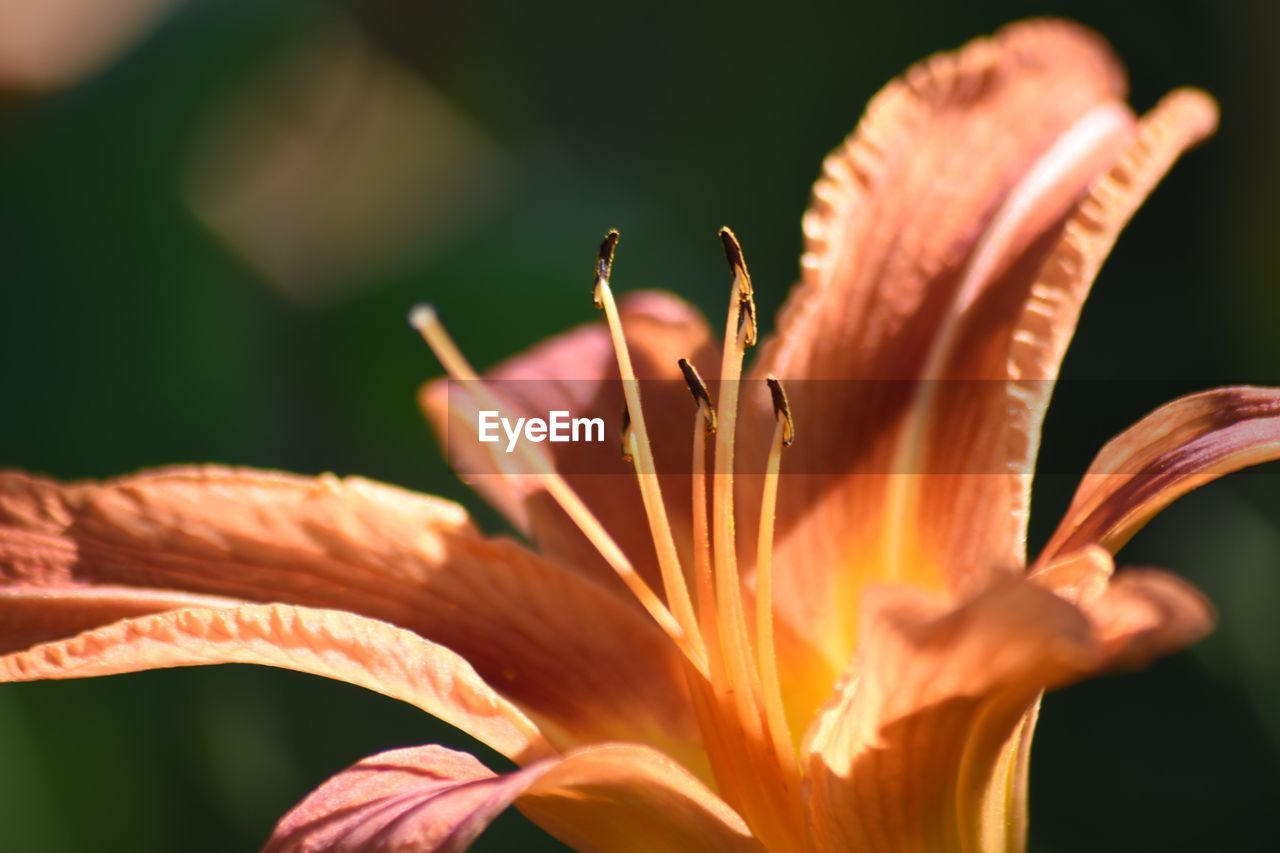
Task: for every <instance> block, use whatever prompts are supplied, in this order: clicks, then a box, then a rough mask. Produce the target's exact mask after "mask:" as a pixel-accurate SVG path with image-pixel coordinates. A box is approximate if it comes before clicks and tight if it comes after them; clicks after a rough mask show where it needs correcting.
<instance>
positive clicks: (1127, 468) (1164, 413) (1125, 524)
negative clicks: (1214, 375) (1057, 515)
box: [1039, 387, 1280, 564]
mask: <svg viewBox="0 0 1280 853" xmlns="http://www.w3.org/2000/svg"><path fill="white" fill-rule="evenodd" d="M1277 458H1280V389H1272V388H1250V387H1238V388H1219V389H1216V390H1213V391H1205V392H1202V393H1199V394H1192V395H1190V396H1188V397H1183V398H1181V399H1179V400H1175V401H1173V402H1172V403H1168V404H1166V405H1165V406H1163V407H1161V408H1159V409H1157V410H1156V411H1154V412H1152V413H1151V414H1149V415H1147V416H1146V417H1145V418H1143V419H1142V420H1140V421H1138V423H1136V424H1134V425H1133V426H1131V427H1129V429H1127V430H1125V431H1124V432H1122V433H1121V434H1120V435H1118V436H1117V437H1115V438H1113V439H1112V440H1111V441H1109V442H1108V443H1107V445H1106V446H1105V447H1104V448H1103V449H1102V451H1101V452H1100V453H1099V454H1098V456H1097V458H1096V459H1094V461H1093V464H1092V465H1090V466H1089V470H1088V472H1087V473H1086V474H1085V476H1084V480H1083V481H1082V482H1081V483H1080V487H1079V488H1078V489H1077V490H1076V495H1075V498H1074V499H1073V500H1072V502H1071V506H1070V507H1069V508H1068V509H1067V513H1066V515H1065V517H1064V518H1063V519H1062V522H1061V524H1059V526H1058V529H1057V531H1056V532H1055V533H1054V534H1053V536H1052V537H1051V538H1050V540H1049V544H1048V545H1046V546H1045V549H1044V551H1043V553H1042V554H1041V555H1040V560H1039V562H1040V563H1041V564H1044V563H1047V562H1048V561H1050V560H1053V559H1056V558H1057V557H1058V556H1059V555H1061V554H1064V553H1069V552H1071V551H1074V550H1076V549H1079V548H1082V547H1084V546H1086V545H1088V544H1090V543H1093V542H1097V543H1100V544H1101V545H1102V546H1104V547H1105V548H1107V549H1108V550H1110V551H1112V552H1114V551H1116V550H1118V549H1119V548H1120V547H1121V546H1123V545H1124V544H1125V543H1126V542H1128V541H1129V539H1130V537H1132V536H1133V535H1134V534H1135V533H1137V532H1138V530H1140V529H1141V528H1142V526H1143V525H1144V524H1146V523H1147V521H1149V520H1150V519H1151V517H1152V516H1154V515H1155V514H1156V513H1157V512H1159V511H1160V510H1162V509H1164V508H1165V507H1166V506H1168V505H1169V504H1170V503H1172V502H1173V501H1174V500H1176V499H1177V498H1179V497H1181V496H1182V495H1184V494H1186V493H1187V492H1189V491H1191V490H1192V489H1195V488H1197V487H1199V486H1202V485H1204V484H1205V483H1208V482H1210V481H1212V480H1216V479H1217V478H1218V477H1221V476H1223V475H1224V474H1229V473H1231V472H1232V471H1238V470H1240V469H1241V468H1244V467H1247V466H1249V465H1257V464H1259V463H1262V462H1267V461H1270V460H1273V459H1277Z"/></svg>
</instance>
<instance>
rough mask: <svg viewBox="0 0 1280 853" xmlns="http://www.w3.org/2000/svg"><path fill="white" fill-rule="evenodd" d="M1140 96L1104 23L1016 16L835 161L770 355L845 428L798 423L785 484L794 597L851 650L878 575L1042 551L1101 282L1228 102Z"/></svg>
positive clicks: (949, 574) (822, 636) (813, 414)
mask: <svg viewBox="0 0 1280 853" xmlns="http://www.w3.org/2000/svg"><path fill="white" fill-rule="evenodd" d="M1122 95H1123V79H1122V73H1121V71H1120V69H1119V67H1118V66H1117V65H1116V63H1115V60H1114V59H1113V57H1112V56H1111V54H1110V52H1109V51H1108V50H1107V49H1106V48H1105V46H1104V45H1103V44H1102V43H1101V42H1100V40H1098V39H1097V38H1096V37H1095V36H1093V35H1092V34H1089V33H1087V32H1084V31H1082V30H1080V29H1078V28H1077V27H1075V26H1073V25H1069V24H1065V23H1061V22H1046V21H1033V22H1027V23H1023V24H1017V25H1014V26H1012V27H1009V28H1007V29H1005V30H1003V31H1002V32H1001V33H999V34H998V35H997V36H996V37H995V38H994V39H993V40H981V41H978V42H975V43H973V44H970V45H969V46H967V47H965V48H964V49H962V50H961V51H959V52H957V53H955V54H946V55H942V56H938V57H934V58H931V59H929V60H926V61H925V62H924V63H923V64H921V65H920V66H917V67H916V68H913V69H912V70H911V71H908V72H907V74H906V76H905V78H904V79H903V80H901V81H897V82H895V83H893V84H890V86H889V87H888V88H887V89H886V90H885V91H884V92H882V93H881V94H880V95H879V96H877V98H876V99H875V100H874V101H873V102H872V104H871V106H870V107H869V108H868V111H867V115H866V117H865V118H864V120H863V122H862V124H861V125H860V127H859V130H858V131H857V132H856V133H855V135H854V136H853V137H851V139H850V141H849V142H847V143H846V144H845V146H844V147H842V148H841V149H839V150H838V151H837V152H836V153H834V154H833V155H832V156H831V157H830V158H829V159H828V161H827V164H826V166H825V169H824V175H823V177H822V179H821V180H820V181H819V182H818V184H817V186H816V187H815V191H814V203H813V207H812V209H811V211H810V213H809V214H808V215H807V217H806V220H805V233H806V241H807V242H806V255H805V259H804V267H805V269H804V273H805V276H804V280H803V281H802V282H801V284H800V285H799V286H798V287H797V289H796V291H795V292H794V293H793V295H792V296H791V298H790V300H789V303H788V307H787V309H786V310H785V312H784V314H783V316H782V317H781V319H780V321H779V327H780V331H779V334H778V337H777V340H776V341H774V342H773V343H771V344H770V345H769V346H768V347H767V349H766V351H765V352H763V353H762V359H761V363H760V364H759V365H758V369H757V370H756V372H755V375H756V376H759V375H762V374H763V373H764V372H766V371H771V372H773V373H775V374H776V375H778V376H781V377H782V378H783V379H784V380H789V382H788V392H789V395H790V397H791V406H792V410H793V413H794V415H795V417H796V419H797V421H799V423H800V425H801V428H802V429H803V425H804V424H805V423H816V424H840V425H841V428H840V429H823V430H811V431H809V432H806V433H805V436H806V439H805V441H803V442H797V444H796V446H795V447H794V448H792V451H791V454H790V455H789V457H788V460H787V462H786V463H784V467H785V468H786V469H787V470H790V471H792V472H798V473H803V474H805V475H806V476H803V477H784V478H783V482H782V484H781V486H780V495H779V499H778V506H779V512H778V526H779V533H778V542H779V545H778V552H777V558H776V561H777V563H778V565H779V567H780V568H779V571H778V573H777V575H778V576H777V578H776V581H775V583H776V585H777V590H776V592H775V598H776V600H777V602H778V607H779V609H780V611H781V612H782V613H783V615H784V618H786V619H787V620H788V621H790V622H791V623H792V624H793V625H795V626H797V627H798V628H799V629H800V630H803V631H806V632H807V633H808V636H810V637H811V638H812V642H813V644H814V645H816V646H817V647H818V648H820V649H822V651H823V652H824V654H825V655H826V658H827V660H828V662H829V666H833V667H839V666H843V662H844V661H846V660H848V658H849V655H850V654H851V653H852V649H853V643H854V638H855V637H856V636H857V627H856V623H857V618H858V611H857V609H856V605H854V604H853V602H856V601H857V600H858V593H859V590H860V589H861V588H862V587H863V585H865V584H867V583H870V582H874V581H909V582H913V583H916V584H920V585H924V586H933V587H943V586H946V587H949V588H951V589H953V590H956V591H960V592H965V591H967V590H969V589H971V588H978V587H980V586H981V585H982V583H983V582H984V578H985V576H986V574H987V573H989V572H991V571H995V570H997V569H999V568H1016V567H1019V566H1021V565H1023V564H1024V562H1025V554H1024V541H1023V540H1024V535H1025V512H1024V510H1025V492H1026V484H1027V481H1028V478H1029V474H1030V471H1031V469H1032V467H1033V464H1032V463H1033V457H1034V450H1035V446H1036V444H1037V442H1036V441H1035V440H1034V438H1035V435H1036V433H1038V430H1039V425H1040V421H1039V414H1038V413H1040V412H1042V410H1043V406H1044V403H1045V401H1046V400H1047V395H1048V392H1049V390H1050V387H1051V386H1050V382H1051V380H1052V379H1053V377H1054V376H1055V375H1056V371H1057V366H1058V363H1059V361H1060V359H1061V354H1062V350H1063V348H1065V345H1066V342H1067V340H1068V339H1069V337H1070V332H1071V330H1072V328H1073V326H1074V323H1075V318H1076V316H1077V314H1078V311H1079V307H1080V302H1081V301H1082V300H1083V298H1084V294H1085V292H1086V291H1087V288H1088V285H1089V283H1090V282H1091V281H1092V278H1093V276H1094V274H1095V273H1096V271H1097V267H1098V265H1099V264H1100V263H1101V260H1102V258H1103V257H1105V255H1106V251H1107V249H1108V248H1109V246H1110V244H1111V242H1112V241H1113V240H1114V239H1115V237H1116V235H1117V233H1118V231H1119V229H1120V228H1121V226H1122V225H1123V224H1124V223H1125V222H1126V221H1127V219H1128V217H1129V216H1130V215H1131V214H1132V212H1133V210H1134V209H1135V208H1136V206H1137V204H1138V203H1139V202H1140V200H1141V199H1142V197H1143V196H1144V195H1145V194H1146V192H1147V191H1149V190H1150V188H1151V186H1153V185H1154V183H1155V181H1156V180H1157V179H1158V178H1159V176H1160V175H1162V174H1163V172H1164V171H1165V169H1167V168H1168V166H1169V165H1170V163H1171V162H1172V160H1173V159H1174V158H1175V157H1176V155H1177V154H1178V153H1179V152H1181V151H1182V150H1183V149H1185V148H1186V147H1187V146H1188V145H1190V144H1192V143H1194V142H1195V141H1197V140H1198V139H1200V138H1201V137H1203V136H1204V135H1205V134H1206V133H1207V132H1209V130H1211V129H1212V127H1213V123H1214V119H1215V117H1216V112H1215V110H1214V108H1213V105H1212V102H1211V101H1210V100H1209V99H1208V98H1207V96H1204V95H1202V94H1200V93H1191V92H1183V93H1179V94H1176V95H1175V96H1172V97H1171V98H1170V99H1168V100H1167V101H1166V102H1164V103H1162V104H1161V105H1160V106H1159V107H1157V108H1156V110H1155V111H1153V112H1152V113H1151V114H1150V115H1149V116H1148V117H1146V118H1145V119H1144V120H1143V121H1142V122H1141V123H1135V122H1134V121H1133V118H1132V116H1131V115H1130V113H1129V112H1128V109H1127V108H1126V107H1125V106H1124V105H1123V104H1122V102H1121V101H1120V98H1121V97H1122ZM1082 253H1083V254H1082ZM1071 259H1075V260H1076V261H1077V262H1076V263H1074V264H1068V261H1069V260H1071ZM1081 261H1083V262H1081ZM1015 380H1016V381H1015ZM1037 383H1038V385H1037ZM1031 386H1035V387H1031ZM1029 389H1030V390H1029ZM751 420H753V421H755V422H765V423H767V422H768V420H769V417H768V413H767V412H764V413H759V414H757V416H755V417H754V418H752V419H751ZM765 434H767V430H760V429H757V430H755V431H754V435H755V436H756V437H757V438H759V437H760V436H763V435H765ZM802 444H803V445H804V446H803V447H802ZM754 452H755V453H757V454H759V452H760V450H759V448H757V449H756V450H755V451H754ZM831 602H847V603H848V604H837V606H835V607H832V605H831Z"/></svg>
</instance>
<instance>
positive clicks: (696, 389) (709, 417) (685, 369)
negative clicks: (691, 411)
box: [677, 358, 716, 435]
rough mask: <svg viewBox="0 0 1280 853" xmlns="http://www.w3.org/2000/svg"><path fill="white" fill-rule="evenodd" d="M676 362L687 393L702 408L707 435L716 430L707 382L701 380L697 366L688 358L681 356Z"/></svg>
mask: <svg viewBox="0 0 1280 853" xmlns="http://www.w3.org/2000/svg"><path fill="white" fill-rule="evenodd" d="M677 364H679V365H680V372H681V373H683V374H684V381H685V384H686V385H688V386H689V393H691V394H693V399H694V402H696V403H697V404H698V407H699V408H700V409H702V412H703V424H704V428H705V429H706V431H707V435H711V434H712V433H713V432H715V431H716V407H715V406H713V405H712V404H711V394H710V393H709V392H708V391H707V383H705V382H703V381H702V377H701V376H699V375H698V368H696V367H694V366H693V365H692V364H690V363H689V359H687V358H682V359H680V361H678V362H677Z"/></svg>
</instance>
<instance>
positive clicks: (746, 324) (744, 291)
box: [720, 225, 759, 347]
mask: <svg viewBox="0 0 1280 853" xmlns="http://www.w3.org/2000/svg"><path fill="white" fill-rule="evenodd" d="M720 242H721V243H722V244H724V256H725V260H727V261H728V262H729V269H730V270H731V271H732V272H733V278H734V281H736V282H737V283H738V302H739V304H740V305H741V306H742V327H743V328H745V330H746V332H745V335H744V336H743V340H742V343H743V346H748V347H753V346H755V345H756V338H757V337H758V333H759V329H758V327H757V325H756V301H755V291H754V290H753V289H752V287H751V273H750V272H748V271H747V262H746V259H744V258H743V257H742V244H741V243H739V242H738V238H737V236H736V235H735V234H734V233H733V229H731V228H730V227H729V226H727V225H726V226H724V227H723V228H721V229H720Z"/></svg>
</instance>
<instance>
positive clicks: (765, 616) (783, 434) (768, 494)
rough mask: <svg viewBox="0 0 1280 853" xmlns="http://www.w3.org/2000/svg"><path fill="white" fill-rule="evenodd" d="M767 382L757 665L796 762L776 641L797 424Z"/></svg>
mask: <svg viewBox="0 0 1280 853" xmlns="http://www.w3.org/2000/svg"><path fill="white" fill-rule="evenodd" d="M765 381H766V382H767V383H768V384H769V393H770V394H771V395H772V396H773V414H774V417H775V419H776V420H777V425H776V426H775V427H774V430H773V441H772V442H771V443H770V445H769V461H768V463H767V465H766V466H765V475H764V494H763V496H762V497H761V499H760V538H759V541H758V548H757V549H756V663H757V665H758V666H759V668H760V684H761V688H762V690H763V691H764V713H765V720H766V721H767V722H768V724H769V733H770V734H771V735H772V737H773V742H774V746H775V748H776V749H777V750H778V755H779V756H780V757H782V759H783V760H784V761H788V762H794V760H795V757H794V753H793V747H792V743H791V733H790V731H789V729H788V727H787V715H786V711H784V710H783V705H782V684H781V681H780V679H779V678H778V656H777V648H776V647H775V645H774V639H773V526H774V517H775V515H776V514H777V507H778V470H779V468H780V467H781V462H782V448H784V447H790V446H791V443H792V442H793V441H795V437H796V433H795V424H794V422H793V421H792V420H791V406H790V405H789V404H788V403H787V392H786V391H784V390H783V388H782V383H781V382H779V381H778V379H777V378H776V377H774V376H772V375H770V376H768V377H767V378H766V379H765Z"/></svg>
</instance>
